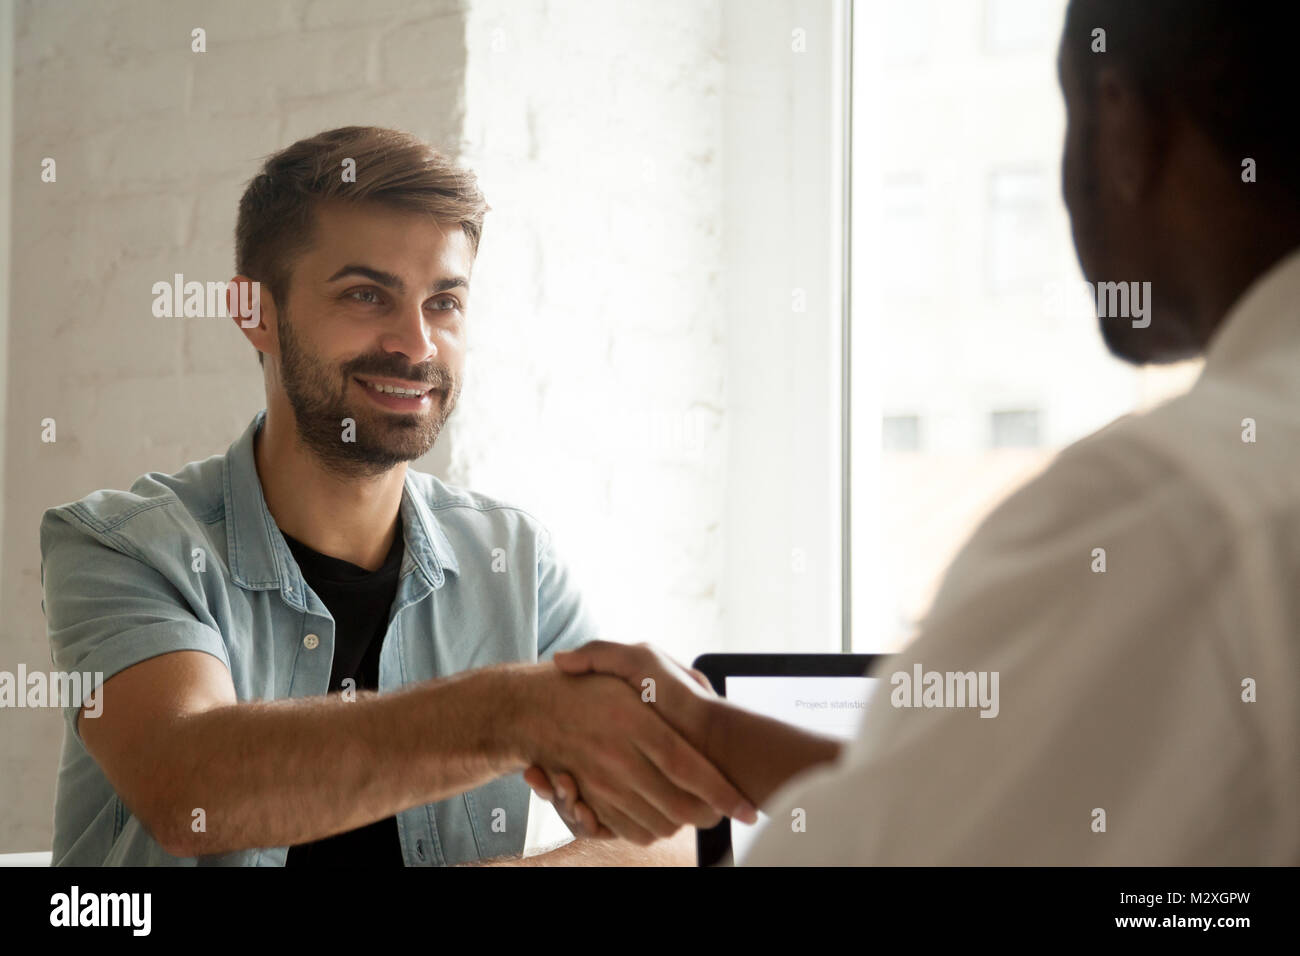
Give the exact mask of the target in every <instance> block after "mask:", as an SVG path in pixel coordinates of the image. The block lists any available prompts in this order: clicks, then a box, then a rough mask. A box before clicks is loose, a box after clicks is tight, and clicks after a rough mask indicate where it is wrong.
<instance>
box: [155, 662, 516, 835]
mask: <svg viewBox="0 0 1300 956" xmlns="http://www.w3.org/2000/svg"><path fill="white" fill-rule="evenodd" d="M529 666H531V665H502V666H499V667H492V668H486V669H483V670H478V671H470V672H466V673H463V674H458V675H455V676H453V677H448V678H443V679H439V680H435V681H428V682H425V683H422V684H419V685H416V686H413V687H409V688H404V689H402V690H400V691H395V692H392V693H386V694H376V693H371V692H363V693H360V694H358V695H357V699H356V700H354V701H350V702H349V701H346V700H344V699H343V698H342V697H341V696H340V695H337V694H331V695H329V696H327V697H311V698H296V699H290V700H274V701H255V702H242V703H239V704H235V705H231V706H228V707H221V708H216V709H213V710H209V711H204V712H202V713H199V714H195V715H192V716H187V717H184V718H181V719H180V721H179V723H178V724H177V725H176V726H173V727H172V728H169V729H168V732H167V733H166V734H165V735H164V736H163V737H161V738H160V739H161V740H164V741H166V742H170V749H167V748H166V746H164V747H163V748H162V750H161V752H156V756H155V759H156V766H157V768H158V773H159V774H160V775H161V777H163V778H165V779H167V780H169V781H171V783H170V784H169V785H167V786H166V791H165V793H164V795H163V796H162V797H161V800H160V805H161V806H162V807H164V808H166V809H165V811H164V813H165V814H166V815H167V817H169V819H167V820H166V821H165V822H164V821H160V820H158V819H157V818H155V820H154V824H155V827H156V828H157V829H158V830H160V831H162V832H160V833H157V834H155V835H156V836H157V837H158V838H159V839H160V841H163V842H164V845H165V846H166V847H167V848H168V849H169V851H170V852H172V853H176V854H178V855H183V856H199V855H208V854H215V853H228V852H231V851H234V850H239V849H247V848H252V847H267V846H287V845H292V844H295V843H305V842H309V841H311V840H317V839H321V838H323V837H326V836H330V835H332V834H335V833H341V832H343V831H346V830H351V829H354V828H356V827H359V826H363V825H365V824H367V823H372V822H374V821H376V820H380V819H383V818H384V817H386V816H389V815H391V814H394V813H397V812H399V811H401V810H404V809H406V808H408V807H412V806H417V805H419V804H422V803H431V802H433V801H436V800H441V799H444V798H446V797H449V796H452V795H454V794H457V793H461V792H463V791H465V790H469V789H472V788H473V787H476V786H480V785H482V784H484V783H487V782H488V781H490V780H493V779H495V778H496V777H499V776H501V775H503V774H506V773H511V772H514V771H516V770H519V769H521V768H522V766H523V763H522V761H521V760H520V759H519V758H518V757H517V756H515V755H513V754H512V753H511V752H510V750H511V748H510V747H509V746H508V745H507V744H506V739H507V738H508V736H509V735H508V734H506V733H505V732H504V723H505V722H507V721H510V720H511V719H512V715H511V713H510V712H509V708H510V707H511V706H512V702H514V701H516V700H517V699H518V695H517V694H516V693H515V690H516V686H515V685H516V684H517V683H518V681H519V679H520V677H521V675H522V673H523V672H522V670H521V668H527V667H529ZM199 809H201V810H202V811H203V819H204V824H205V827H206V830H205V832H197V833H196V832H194V828H193V826H192V821H193V820H195V819H197V818H198V815H197V814H195V812H194V811H195V810H199Z"/></svg>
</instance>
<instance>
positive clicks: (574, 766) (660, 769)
mask: <svg viewBox="0 0 1300 956" xmlns="http://www.w3.org/2000/svg"><path fill="white" fill-rule="evenodd" d="M601 643H603V642H601ZM587 646H588V647H591V646H592V645H587ZM611 646H617V645H611ZM593 663H598V661H593ZM624 684H625V681H624V680H620V679H617V678H615V677H606V676H602V675H594V676H584V677H576V676H570V675H567V674H565V673H563V672H562V671H561V670H560V669H559V667H558V666H556V667H546V666H542V667H540V668H538V669H536V670H532V669H530V673H529V678H528V680H527V681H525V682H524V683H523V684H522V685H520V688H519V693H520V698H519V700H518V701H517V703H518V706H519V707H520V709H521V713H520V720H519V725H520V729H519V732H518V733H519V737H518V739H517V740H516V741H515V742H514V745H515V747H516V748H517V750H518V752H519V753H520V755H521V756H522V757H523V759H524V760H525V761H526V762H527V763H530V764H535V765H537V766H539V767H543V768H546V770H547V771H548V772H549V773H551V774H554V775H556V776H557V777H558V776H559V775H562V774H563V775H567V779H568V780H570V781H572V784H571V787H572V789H573V791H574V792H575V794H576V792H577V790H578V787H581V792H582V794H583V799H584V801H585V803H586V804H587V806H588V808H589V812H591V813H592V814H593V815H594V817H595V818H597V819H599V820H600V821H602V822H603V823H604V824H605V827H606V831H605V834H603V835H606V836H608V835H614V836H619V837H622V838H623V839H626V840H630V841H631V842H633V843H636V844H638V845H640V846H647V845H649V844H650V843H653V842H654V841H655V839H657V838H662V837H668V836H672V835H673V834H674V833H676V832H677V830H678V829H679V828H680V827H682V826H683V825H691V826H695V827H711V826H714V825H715V824H717V822H718V821H719V820H720V819H721V818H722V817H723V816H736V817H738V818H742V819H743V818H744V816H745V815H746V814H748V815H751V816H756V812H755V811H754V808H753V807H751V806H750V805H749V804H748V802H747V801H746V800H745V798H744V797H743V796H742V795H741V794H740V792H739V791H738V790H736V788H735V787H734V786H732V784H731V783H730V782H729V781H728V780H727V779H726V777H724V776H723V775H722V774H721V773H720V772H719V771H718V770H717V768H715V767H714V766H713V765H712V764H711V763H709V761H708V760H706V759H705V758H704V757H702V756H701V755H700V754H699V752H698V751H697V750H696V749H695V748H694V747H693V746H692V745H691V744H690V743H688V742H687V741H686V740H685V739H683V737H682V735H681V734H679V733H678V732H677V731H676V730H675V729H674V728H673V727H672V726H670V725H669V723H668V722H666V721H665V720H662V719H660V718H661V712H660V711H659V710H658V709H657V708H656V709H652V708H651V707H649V706H647V705H646V704H645V703H642V701H641V699H640V698H638V696H637V695H636V694H634V693H631V692H629V690H628V688H627V687H626V686H624Z"/></svg>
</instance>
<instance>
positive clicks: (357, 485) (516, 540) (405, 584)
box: [41, 127, 753, 866]
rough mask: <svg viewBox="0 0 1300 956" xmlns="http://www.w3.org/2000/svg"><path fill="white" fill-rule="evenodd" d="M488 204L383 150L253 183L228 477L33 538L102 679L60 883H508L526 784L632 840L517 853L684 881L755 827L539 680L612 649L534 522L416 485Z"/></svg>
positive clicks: (69, 751) (302, 148)
mask: <svg viewBox="0 0 1300 956" xmlns="http://www.w3.org/2000/svg"><path fill="white" fill-rule="evenodd" d="M350 166H351V167H353V168H355V178H354V179H353V178H352V177H348V176H346V175H345V173H346V171H347V170H348V168H349V167H350ZM486 209H487V206H486V204H485V203H484V201H483V197H482V196H481V194H480V193H479V190H478V188H477V185H476V183H475V179H474V177H473V175H472V174H471V173H468V172H467V171H465V170H462V169H460V168H458V167H456V166H455V165H454V164H452V163H450V162H449V161H448V160H446V159H445V158H444V157H443V156H441V155H440V154H438V153H437V152H436V151H434V150H433V149H431V148H430V147H428V146H427V145H426V144H424V143H422V142H420V141H419V140H417V139H415V138H413V137H411V136H408V135H406V134H403V133H398V132H395V131H391V130H381V129H373V128H363V127H349V128H345V129H339V130H333V131H331V132H328V133H322V134H320V135H318V136H316V137H313V138H311V139H308V140H304V141H302V142H299V143H295V144H294V145H293V146H290V147H289V148H288V149H286V150H284V151H282V152H280V153H278V154H276V155H274V156H272V157H270V158H269V159H268V160H267V162H266V164H265V165H264V166H263V168H262V170H261V172H260V173H259V174H258V175H257V176H256V177H255V178H254V179H253V180H252V182H251V183H250V184H249V186H248V189H247V191H246V192H245V194H244V196H243V199H242V201H241V203H240V208H239V221H238V226H237V229H236V264H237V269H238V270H239V273H240V274H239V275H238V276H236V278H235V279H234V280H233V281H232V283H231V288H230V290H229V295H230V299H231V303H232V306H233V304H235V303H236V302H238V301H239V296H240V293H241V292H242V293H243V296H244V301H251V299H252V297H251V296H249V295H248V291H249V290H248V288H247V286H246V285H245V284H247V283H251V282H257V283H259V284H260V287H261V295H260V310H259V311H258V312H257V313H255V314H254V316H251V317H239V316H237V319H236V321H237V322H238V323H239V325H240V328H241V329H242V331H243V333H244V335H246V336H247V338H248V340H249V342H251V343H252V345H253V347H254V348H255V349H256V350H257V352H258V353H259V355H258V357H259V361H261V362H262V365H263V373H264V379H265V387H266V408H265V410H264V411H262V412H259V413H258V415H257V416H256V417H255V418H254V420H253V421H252V422H251V423H250V425H249V426H248V429H247V430H246V431H245V432H244V434H243V435H242V436H241V437H240V438H238V439H237V440H236V441H235V442H234V444H233V445H231V447H230V449H229V451H228V452H227V453H226V454H225V455H219V456H214V457H212V458H208V459H206V460H204V461H200V462H194V463H191V464H189V465H187V466H186V467H185V468H183V469H181V470H180V471H179V472H176V473H175V474H171V475H166V474H160V473H156V472H151V473H150V474H148V475H145V476H143V477H142V478H140V479H139V480H137V481H136V483H135V484H134V485H133V486H132V488H131V490H130V491H126V492H123V491H98V492H95V493H94V494H91V495H89V496H88V497H86V498H84V499H82V500H81V501H78V502H75V503H72V504H68V505H63V506H61V507H58V508H53V509H50V510H49V511H48V512H47V513H46V514H45V517H44V520H43V522H42V525H41V546H42V555H43V564H42V571H43V581H44V587H45V611H46V618H47V624H48V629H49V637H50V642H51V648H52V651H53V656H54V660H55V662H56V665H57V666H58V667H59V668H60V669H62V670H68V671H74V670H75V671H83V670H89V671H92V672H102V673H103V674H104V675H105V683H104V684H103V687H102V689H101V690H100V691H99V695H100V696H99V697H98V698H97V699H95V700H94V701H93V703H94V705H95V706H94V707H91V706H89V704H88V703H87V705H86V706H78V705H73V706H70V707H69V708H67V712H66V716H67V722H68V725H67V730H68V733H67V734H66V735H65V738H64V753H63V760H62V763H61V767H60V773H59V779H58V789H57V796H56V807H55V834H54V848H53V849H54V852H53V859H54V862H55V863H56V864H71V865H100V864H135V865H138V864H159V865H195V864H198V863H202V864H205V865H212V864H218V865H237V864H243V865H270V866H275V865H283V864H290V865H331V864H332V865H377V866H378V865H403V864H405V865H440V864H455V863H471V862H478V861H483V860H494V861H505V862H519V861H520V859H521V857H520V854H521V851H522V850H523V849H524V842H525V832H526V825H527V819H528V806H529V801H528V790H527V787H526V786H525V785H524V783H523V781H522V779H521V778H520V776H519V774H518V771H520V770H522V769H524V768H525V767H527V766H529V765H536V766H538V767H541V768H545V769H547V770H552V771H554V772H556V773H571V774H572V775H573V778H574V779H576V780H579V781H581V782H582V787H583V792H584V796H585V798H587V799H588V801H589V802H593V803H594V804H597V805H598V806H597V809H598V810H599V812H601V814H602V818H603V819H605V820H607V821H608V822H609V824H610V826H611V827H612V829H613V830H614V831H615V832H617V834H618V835H619V836H620V837H624V838H625V840H624V841H621V842H620V843H618V844H614V845H613V846H612V847H611V846H605V845H599V844H591V843H589V842H587V841H579V842H576V843H573V844H570V845H569V846H566V847H564V848H562V849H560V850H556V851H555V852H553V853H549V854H543V855H541V856H535V857H530V858H529V862H534V863H536V862H542V863H565V862H571V863H572V862H597V863H612V862H689V860H690V855H689V846H690V844H689V840H688V841H687V842H686V845H685V847H683V846H682V841H681V840H678V841H676V842H674V843H662V844H659V845H658V846H656V847H654V848H653V849H652V850H646V849H644V847H646V846H647V845H649V844H650V843H651V842H653V841H654V839H655V838H660V837H667V836H670V835H672V834H674V833H676V832H677V831H678V830H679V829H680V828H681V827H682V826H683V825H687V824H691V825H696V826H699V825H711V824H712V823H714V822H716V821H717V820H718V819H719V818H720V814H724V813H726V814H739V815H741V816H742V817H745V818H751V819H752V818H753V809H752V808H751V807H748V806H747V805H746V804H745V803H744V801H743V798H742V797H741V796H740V794H739V793H738V792H737V791H736V790H735V789H734V788H733V787H732V786H731V785H730V784H729V783H728V782H727V780H726V779H725V778H724V777H723V776H722V775H721V774H720V773H719V772H718V771H717V770H716V769H715V768H714V767H713V766H712V765H711V764H710V763H709V762H708V761H706V760H705V759H704V758H703V757H701V756H700V754H699V753H698V752H697V751H695V750H694V749H693V748H692V747H691V746H690V745H689V744H687V743H686V742H685V740H684V739H683V738H682V737H681V736H679V735H678V733H677V732H676V731H674V730H673V729H672V728H671V727H670V726H669V725H668V724H667V723H666V722H665V721H663V720H662V719H660V717H659V716H658V715H657V714H656V713H655V711H654V709H653V708H648V707H645V706H644V705H643V704H642V703H641V701H640V698H639V696H638V694H637V693H636V692H635V691H634V690H632V689H630V688H628V687H627V686H626V685H625V684H624V683H623V682H621V681H619V680H617V679H615V678H612V677H605V676H600V677H573V676H567V675H565V674H562V673H561V672H560V671H559V670H558V669H557V668H556V667H555V665H554V664H553V663H551V662H549V658H550V657H551V656H552V655H553V654H554V653H555V652H556V651H557V650H561V649H564V648H572V647H575V646H578V645H580V644H582V643H584V642H586V641H588V640H589V639H591V638H593V637H595V636H596V631H595V626H594V624H593V622H592V620H591V616H590V614H589V613H588V611H587V608H586V606H585V604H584V603H583V600H582V598H581V595H580V594H579V592H578V591H577V589H576V588H575V587H574V584H573V582H572V581H571V579H570V577H569V575H568V573H567V572H566V570H565V566H564V564H563V563H562V562H561V561H560V560H559V558H558V557H557V555H556V552H555V549H554V548H553V546H552V543H551V538H550V535H549V534H548V532H547V531H546V529H545V528H544V527H543V526H542V525H540V524H539V523H538V522H537V521H536V520H535V519H534V518H533V517H532V516H531V515H529V514H527V513H526V512H524V511H521V510H519V509H517V508H513V507H510V506H509V505H506V504H503V503H501V502H498V501H494V500H492V499H489V498H486V497H483V496H481V495H477V494H474V493H471V492H468V491H464V490H460V489H456V488H452V487H449V486H447V485H444V484H443V483H442V482H440V481H439V480H438V479H436V478H434V477H432V476H430V475H426V474H421V473H418V472H415V471H412V470H410V469H408V467H407V463H408V462H410V461H412V460H414V459H416V458H418V457H420V456H421V455H423V454H424V453H425V452H427V451H428V450H429V449H430V448H431V447H432V446H433V444H434V442H435V441H436V440H437V438H438V435H439V433H440V432H441V430H442V427H443V425H444V424H445V423H446V421H447V417H448V416H449V415H450V414H451V413H452V411H453V409H454V408H455V406H456V400H457V397H458V396H459V394H460V388H461V381H462V374H463V370H464V357H465V338H466V328H467V322H468V314H469V287H470V274H471V270H472V266H473V261H474V256H475V254H476V252H477V247H478V240H479V236H480V235H481V231H482V223H483V217H484V213H485V212H486ZM231 312H232V314H233V313H234V312H235V310H234V309H233V308H232V309H231ZM253 320H256V321H253ZM539 661H540V662H541V663H539ZM100 707H102V714H101V715H100V716H98V717H96V716H94V713H95V710H96V708H100ZM547 812H550V811H549V808H548V811H547ZM689 832H690V831H689V830H687V831H686V832H685V833H684V834H682V836H689Z"/></svg>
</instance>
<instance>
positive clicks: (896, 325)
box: [844, 0, 1199, 653]
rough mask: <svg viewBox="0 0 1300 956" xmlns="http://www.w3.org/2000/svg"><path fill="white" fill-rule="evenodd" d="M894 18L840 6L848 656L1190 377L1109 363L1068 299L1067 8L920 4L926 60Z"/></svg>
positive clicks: (902, 631) (893, 634)
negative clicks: (846, 133)
mask: <svg viewBox="0 0 1300 956" xmlns="http://www.w3.org/2000/svg"><path fill="white" fill-rule="evenodd" d="M909 6H910V4H907V3H903V2H901V0H859V2H857V3H855V4H854V6H853V38H852V43H853V71H852V77H853V86H854V88H853V90H852V116H851V119H850V126H851V129H850V133H851V139H850V142H851V146H852V149H851V153H850V156H851V159H850V162H849V171H850V177H851V183H852V190H851V196H852V204H851V209H850V214H849V222H848V229H849V234H850V237H851V250H852V261H851V262H850V263H849V268H848V277H849V281H850V283H851V298H850V301H851V313H850V315H849V317H848V323H849V333H850V335H849V338H850V341H851V347H852V352H851V354H850V355H849V356H848V360H849V361H848V367H849V394H850V396H851V397H850V404H849V406H848V409H847V410H848V412H849V422H850V426H849V427H850V431H849V449H850V455H849V475H850V479H849V483H848V497H849V503H850V508H849V513H850V516H851V517H850V521H851V525H850V526H849V527H848V528H847V529H846V532H845V533H846V535H847V540H848V542H849V547H848V549H847V551H848V556H849V560H850V568H849V574H848V584H847V586H846V588H845V595H844V597H845V600H846V602H847V613H846V615H845V617H846V619H847V620H849V621H850V622H851V623H850V627H849V628H848V629H847V630H848V631H850V633H851V646H852V647H853V649H855V650H858V651H877V652H886V653H888V652H893V651H897V650H898V649H900V648H901V647H902V646H903V645H904V644H906V643H907V641H908V640H909V639H910V638H911V637H912V636H913V634H914V632H915V628H916V625H917V623H918V622H919V620H920V619H921V617H922V616H923V615H924V613H925V610H926V608H927V607H928V605H929V603H930V601H931V599H932V598H933V595H934V591H935V589H936V586H937V585H938V582H939V580H940V578H941V575H942V573H943V571H944V569H945V568H946V567H947V566H948V564H949V563H950V562H951V560H952V558H953V557H954V556H955V554H956V552H957V551H958V549H959V548H960V547H961V545H962V544H963V543H964V542H965V541H966V539H967V538H968V537H969V536H970V534H971V533H972V532H973V531H974V530H975V528H976V527H977V526H978V524H979V523H980V521H982V520H983V518H984V517H986V516H987V515H988V513H989V512H990V511H991V510H992V509H993V508H994V507H995V506H996V505H997V504H998V503H999V502H1000V501H1001V500H1003V499H1004V498H1006V497H1007V496H1008V495H1009V494H1011V493H1013V492H1014V491H1015V490H1016V489H1017V488H1018V487H1019V486H1021V485H1023V484H1024V483H1025V482H1026V481H1028V480H1030V479H1032V478H1033V477H1034V476H1035V475H1036V474H1037V473H1038V472H1039V471H1041V470H1042V469H1043V468H1044V467H1045V466H1046V465H1047V464H1048V463H1049V462H1050V461H1051V458H1052V456H1053V455H1055V454H1056V453H1057V452H1058V451H1059V450H1060V449H1061V448H1062V447H1064V446H1065V445H1066V444H1068V443H1070V442H1073V441H1076V440H1077V439H1079V438H1082V437H1083V436H1084V435H1086V434H1088V433H1089V432H1091V431H1094V430H1096V429H1097V428H1099V427H1101V426H1102V425H1105V424H1106V423H1107V422H1109V421H1110V420H1111V419H1113V418H1115V417H1116V416H1117V415H1120V414H1123V413H1125V412H1130V411H1135V410H1139V409H1141V408H1144V407H1148V406H1149V405H1151V404H1154V403H1156V402H1157V401H1161V400H1163V399H1164V398H1167V397H1169V395H1170V394H1171V393H1174V392H1176V391H1178V390H1180V389H1181V388H1183V387H1185V386H1186V384H1187V383H1188V382H1189V381H1190V380H1191V377H1192V376H1193V375H1194V374H1195V371H1196V369H1197V367H1198V364H1199V363H1195V362H1193V363H1183V364H1182V365H1180V366H1173V367H1165V368H1152V369H1137V368H1135V367H1133V366H1129V365H1125V364H1124V363H1122V362H1120V361H1119V360H1117V359H1115V358H1114V357H1112V356H1111V355H1110V354H1109V352H1107V350H1106V347H1105V345H1104V344H1103V343H1102V340H1101V336H1100V335H1099V333H1098V329H1097V318H1096V315H1095V314H1093V312H1092V310H1091V309H1090V307H1089V304H1088V301H1087V298H1086V296H1083V295H1080V294H1078V290H1079V289H1081V288H1082V280H1083V277H1082V276H1081V275H1080V273H1079V267H1078V262H1077V259H1076V256H1075V252H1074V247H1073V243H1072V241H1071V236H1070V221H1069V216H1068V214H1067V212H1066V209H1065V206H1064V203H1063V201H1062V199H1061V189H1060V161H1061V147H1062V139H1063V136H1064V131H1065V108H1064V103H1063V101H1062V98H1061V93H1060V89H1059V86H1058V84H1057V80H1056V52H1057V43H1058V38H1059V34H1060V28H1061V26H1062V24H1063V22H1064V12H1065V6H1066V0H987V2H981V3H976V2H973V0H932V2H931V3H929V4H926V5H925V12H924V16H926V17H927V18H928V22H929V24H930V36H929V42H928V47H927V48H926V55H925V56H924V58H922V59H919V60H913V61H910V62H905V63H904V62H900V60H899V58H898V56H897V55H896V54H897V48H899V47H900V46H901V47H906V46H907V45H908V44H909V43H910V41H909V40H907V39H906V34H905V33H904V34H903V35H900V36H898V37H895V36H893V35H891V34H890V30H892V29H898V28H897V27H896V26H895V24H896V21H897V20H898V18H899V17H903V16H910V15H911V14H904V13H902V12H901V11H900V8H905V7H909ZM891 51H893V52H891ZM1012 52H1014V54H1015V55H1014V56H1011V55H1007V56H1003V55H1000V54H1003V53H1008V54H1009V53H1012ZM990 53H992V54H998V55H987V54H990ZM1053 288H1055V289H1056V290H1057V294H1055V295H1054V296H1053V295H1050V294H1049V290H1051V289H1053ZM922 419H924V426H922Z"/></svg>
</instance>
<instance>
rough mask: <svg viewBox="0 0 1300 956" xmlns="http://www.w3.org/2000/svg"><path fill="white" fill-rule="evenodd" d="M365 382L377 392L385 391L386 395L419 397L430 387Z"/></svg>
mask: <svg viewBox="0 0 1300 956" xmlns="http://www.w3.org/2000/svg"><path fill="white" fill-rule="evenodd" d="M365 384H366V385H368V386H369V387H371V388H373V389H374V390H375V391H376V392H383V393H385V394H386V395H400V396H402V397H403V398H419V397H420V396H421V395H423V394H424V393H425V392H427V391H428V389H424V388H399V387H398V386H396V385H379V384H376V383H375V382H366V383H365Z"/></svg>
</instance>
